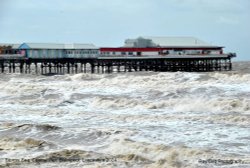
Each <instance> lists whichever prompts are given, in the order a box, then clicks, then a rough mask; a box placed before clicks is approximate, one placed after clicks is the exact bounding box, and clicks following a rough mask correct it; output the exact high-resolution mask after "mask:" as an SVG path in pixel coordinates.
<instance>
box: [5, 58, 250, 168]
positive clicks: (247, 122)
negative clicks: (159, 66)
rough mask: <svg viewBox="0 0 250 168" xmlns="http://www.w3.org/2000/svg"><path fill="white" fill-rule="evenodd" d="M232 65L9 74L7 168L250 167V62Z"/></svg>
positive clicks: (6, 123)
mask: <svg viewBox="0 0 250 168" xmlns="http://www.w3.org/2000/svg"><path fill="white" fill-rule="evenodd" d="M233 67H234V70H233V71H230V72H209V73H195V72H194V73H188V72H131V73H112V74H90V73H86V74H71V75H54V76H42V75H35V74H26V75H25V74H0V168H2V167H8V168H26V167H27V168H31V167H41V168H49V167H58V168H59V167H60V168H61V167H65V168H73V167H79V168H80V167H81V168H82V167H91V168H92V167H93V168H94V167H100V168H102V167H104V168H105V167H119V168H123V167H124V168H125V167H148V168H151V167H152V168H154V167H155V168H156V167H163V168H165V167H166V168H168V167H192V168H193V167H197V168H198V167H204V168H210V167H225V168H227V167H242V168H243V167H250V62H237V63H234V65H233Z"/></svg>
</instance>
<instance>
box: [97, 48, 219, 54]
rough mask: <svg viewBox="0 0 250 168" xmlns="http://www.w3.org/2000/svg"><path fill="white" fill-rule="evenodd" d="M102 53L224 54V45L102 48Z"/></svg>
mask: <svg viewBox="0 0 250 168" xmlns="http://www.w3.org/2000/svg"><path fill="white" fill-rule="evenodd" d="M100 53H101V55H105V56H168V55H219V54H223V47H214V48H211V47H206V48H205V47H200V48H197V47H196V48H187V47H186V48H185V47H171V48H166V47H153V48H131V47H121V48H100Z"/></svg>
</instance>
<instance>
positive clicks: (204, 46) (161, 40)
mask: <svg viewBox="0 0 250 168" xmlns="http://www.w3.org/2000/svg"><path fill="white" fill-rule="evenodd" d="M235 56H236V55H235V54H233V53H224V51H223V47H221V46H214V45H211V44H208V43H206V42H203V41H201V40H199V39H197V38H193V37H139V38H136V39H127V40H126V41H125V45H124V46H122V47H116V48H115V47H96V46H95V45H93V44H49V43H23V44H1V43H0V72H2V73H4V72H8V73H12V72H13V73H15V72H20V73H31V72H34V73H41V74H47V73H60V74H64V73H79V72H85V73H86V72H88V71H89V72H91V73H95V72H97V73H105V72H108V73H110V72H114V71H116V72H121V71H123V72H132V71H188V72H193V71H196V72H199V71H229V70H231V69H232V63H231V58H232V57H235Z"/></svg>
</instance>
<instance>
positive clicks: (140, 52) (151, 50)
mask: <svg viewBox="0 0 250 168" xmlns="http://www.w3.org/2000/svg"><path fill="white" fill-rule="evenodd" d="M100 52H101V54H104V55H110V56H115V55H127V56H129V55H131V56H132V55H136V56H147V55H151V56H153V55H204V54H223V47H221V46H214V45H211V44H208V43H206V42H204V41H202V40H199V39H197V38H194V37H139V38H136V39H127V40H125V45H124V46H123V47H119V48H100Z"/></svg>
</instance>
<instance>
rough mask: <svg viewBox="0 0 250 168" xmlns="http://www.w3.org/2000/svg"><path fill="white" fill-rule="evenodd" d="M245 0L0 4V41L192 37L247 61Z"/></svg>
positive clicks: (107, 42) (21, 0)
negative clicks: (223, 48) (234, 53)
mask: <svg viewBox="0 0 250 168" xmlns="http://www.w3.org/2000/svg"><path fill="white" fill-rule="evenodd" d="M249 20H250V0H0V42H2V43H3V42H9V43H22V42H57V43H72V42H74V43H94V44H95V45H97V46H114V47H116V46H122V45H123V42H124V40H125V39H126V38H136V37H138V36H194V37H197V38H200V39H202V40H204V41H207V42H209V43H212V44H214V45H219V46H225V47H226V48H225V51H230V52H236V53H237V54H238V58H237V60H250V51H249V50H248V48H250V21H249Z"/></svg>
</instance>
